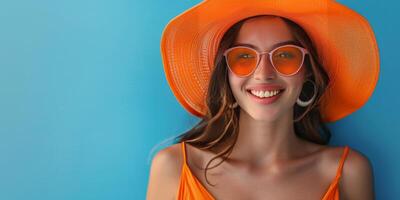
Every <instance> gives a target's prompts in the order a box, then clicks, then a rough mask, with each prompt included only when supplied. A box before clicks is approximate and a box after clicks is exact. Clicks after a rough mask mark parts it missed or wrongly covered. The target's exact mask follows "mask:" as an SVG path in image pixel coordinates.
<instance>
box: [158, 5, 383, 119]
mask: <svg viewBox="0 0 400 200" xmlns="http://www.w3.org/2000/svg"><path fill="white" fill-rule="evenodd" d="M255 15H276V16H281V17H285V18H287V19H290V20H292V21H294V22H295V23H297V24H298V25H300V26H301V27H302V28H303V29H304V30H305V31H306V33H307V34H308V36H309V37H310V39H311V41H312V43H313V45H314V46H315V48H316V50H317V52H318V56H319V60H320V61H321V64H322V66H323V67H324V68H325V70H327V72H328V74H329V77H330V79H331V83H330V85H329V87H328V88H327V91H325V93H324V95H323V96H322V99H321V106H320V107H321V115H322V120H323V121H324V122H333V121H336V120H339V119H341V118H343V117H345V116H347V115H349V114H351V113H352V112H354V111H356V110H357V109H359V108H360V107H361V106H363V105H364V104H365V103H366V102H367V100H368V99H369V97H370V96H371V95H372V93H373V91H374V89H375V86H376V84H377V81H378V77H379V50H378V45H377V42H376V39H375V36H374V33H373V30H372V28H371V26H370V25H369V23H368V21H367V20H366V19H365V18H364V17H363V16H362V15H360V14H358V13H357V12H355V11H353V10H352V9H350V8H348V7H346V6H344V5H342V4H339V3H338V2H335V1H334V0H246V1H243V0H205V1H203V2H201V3H199V4H197V5H195V6H193V7H192V8H190V9H188V10H186V11H184V12H183V13H181V14H180V15H178V16H176V17H174V18H173V19H172V20H171V21H170V22H169V23H168V24H167V25H166V27H165V29H164V31H163V33H162V38H161V55H162V61H163V66H164V71H165V75H166V78H167V81H168V84H169V85H170V87H171V89H172V91H173V93H174V95H175V97H176V98H177V99H178V101H179V102H180V103H181V104H182V105H183V107H184V108H185V109H186V110H188V111H189V112H190V113H192V114H194V115H195V116H198V117H202V116H204V115H205V112H206V110H207V109H206V105H205V98H206V96H205V95H206V92H207V88H208V84H209V81H210V77H211V73H212V71H213V69H214V58H215V56H216V52H217V49H218V45H219V43H220V41H221V39H222V36H223V35H224V33H225V32H226V31H227V30H228V29H229V28H230V27H231V26H232V25H234V24H235V23H236V22H238V21H240V20H242V19H244V18H248V17H251V16H255Z"/></svg>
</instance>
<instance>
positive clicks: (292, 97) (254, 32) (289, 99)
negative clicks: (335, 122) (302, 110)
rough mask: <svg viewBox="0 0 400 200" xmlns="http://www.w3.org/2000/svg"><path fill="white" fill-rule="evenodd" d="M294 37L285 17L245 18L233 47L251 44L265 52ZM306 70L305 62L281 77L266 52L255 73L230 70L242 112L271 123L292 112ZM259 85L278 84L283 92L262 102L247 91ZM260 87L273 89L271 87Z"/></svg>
mask: <svg viewBox="0 0 400 200" xmlns="http://www.w3.org/2000/svg"><path fill="white" fill-rule="evenodd" d="M294 40H295V39H294V37H293V36H292V34H291V32H290V29H289V27H288V26H287V25H286V24H285V23H284V21H283V20H282V19H280V18H274V17H268V16H266V17H265V16H263V17H257V18H252V19H249V20H247V21H245V22H244V24H243V25H242V27H241V29H240V31H239V34H238V36H237V38H236V40H235V42H234V45H233V46H237V45H238V44H240V45H243V44H248V45H252V46H254V48H256V49H257V50H258V51H260V52H262V51H271V50H272V49H274V45H276V44H277V43H281V42H285V41H294ZM305 70H306V68H305V66H304V64H303V66H302V67H301V69H300V71H299V72H298V73H297V74H295V75H293V76H282V75H280V74H279V73H278V72H276V71H275V69H274V68H273V66H272V63H271V62H270V60H269V58H268V54H264V55H263V56H262V57H261V60H260V62H259V64H258V67H257V68H256V69H255V70H254V72H253V74H251V75H249V76H247V77H238V76H236V75H235V74H234V73H232V72H231V71H230V70H228V77H229V84H230V87H231V89H232V93H233V95H234V97H235V99H236V101H237V102H238V104H239V106H240V107H241V109H242V111H245V112H246V113H247V114H248V115H250V116H251V117H252V118H254V119H255V120H263V121H270V122H272V121H275V120H277V119H279V118H281V117H282V116H283V115H287V114H292V113H293V106H294V104H295V103H296V99H297V98H298V96H299V95H300V92H301V89H302V85H303V81H304V76H305ZM260 84H263V85H273V86H278V87H280V88H283V89H284V91H283V92H282V93H281V94H280V95H279V94H278V95H277V96H279V97H278V98H277V99H276V100H275V101H273V102H272V103H269V104H265V103H260V102H258V101H256V100H255V99H254V98H255V97H254V96H252V94H251V93H250V91H248V90H249V88H250V87H254V86H259V85H260ZM261 90H263V91H265V90H267V91H270V90H271V89H261ZM290 112H292V113H290Z"/></svg>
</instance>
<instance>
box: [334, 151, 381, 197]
mask: <svg viewBox="0 0 400 200" xmlns="http://www.w3.org/2000/svg"><path fill="white" fill-rule="evenodd" d="M339 187H340V188H339V189H341V190H342V192H341V193H340V195H341V199H365V200H373V199H375V193H374V177H373V168H372V164H371V162H370V160H369V159H368V157H367V156H366V155H364V154H363V153H361V152H359V151H357V150H355V149H352V148H350V150H349V153H348V155H347V158H346V161H345V163H344V165H343V171H342V176H341V180H340V181H339Z"/></svg>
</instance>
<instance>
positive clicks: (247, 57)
mask: <svg viewBox="0 0 400 200" xmlns="http://www.w3.org/2000/svg"><path fill="white" fill-rule="evenodd" d="M226 56H227V57H226V58H227V64H228V67H229V68H230V69H231V71H232V72H233V73H235V74H236V75H238V76H247V75H249V74H250V73H252V72H253V71H254V68H255V67H256V65H257V53H256V51H255V50H253V49H251V48H246V47H237V48H234V49H231V50H230V51H229V52H228V53H227V55H226ZM272 62H273V64H274V66H275V68H276V70H278V72H280V73H282V74H284V75H291V74H293V73H295V72H297V71H298V70H299V68H300V67H301V65H302V62H303V52H302V51H301V50H300V49H299V48H297V47H294V46H283V47H280V48H278V49H276V50H275V51H274V53H273V54H272Z"/></svg>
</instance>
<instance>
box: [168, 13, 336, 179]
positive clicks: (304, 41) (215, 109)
mask: <svg viewBox="0 0 400 200" xmlns="http://www.w3.org/2000/svg"><path fill="white" fill-rule="evenodd" d="M258 16H260V15H257V16H252V17H249V18H246V19H243V20H241V21H239V22H237V23H235V24H234V25H233V26H231V27H230V29H229V30H227V31H226V32H225V34H224V36H223V37H222V39H221V42H220V44H219V47H218V51H217V54H216V57H215V62H214V63H215V67H214V70H213V72H212V74H211V78H210V82H209V86H208V90H207V94H206V104H207V105H206V106H207V113H206V115H205V116H203V117H202V118H201V121H200V122H198V123H197V124H196V125H195V126H194V127H193V128H192V129H190V130H189V131H187V132H184V133H182V134H181V135H179V136H176V138H175V139H176V140H177V141H176V142H175V143H180V142H183V141H185V143H189V144H191V145H192V146H194V147H196V148H199V149H203V150H211V149H212V148H217V147H219V146H220V145H221V147H224V146H227V147H225V148H224V149H222V151H221V152H219V153H217V155H216V156H215V157H213V158H212V159H211V160H210V161H209V162H208V163H207V165H206V168H205V171H204V176H205V179H206V181H207V183H209V182H208V180H207V169H212V168H214V167H217V166H218V165H219V164H221V163H222V162H223V161H224V160H226V159H227V158H228V156H229V154H230V153H231V152H232V150H233V147H234V145H235V143H236V141H237V137H238V130H239V123H238V119H239V115H240V112H239V111H240V106H238V107H236V108H230V106H231V105H232V104H233V103H234V102H235V98H234V96H233V94H232V91H231V88H230V85H229V82H228V72H227V70H226V69H227V66H226V62H225V59H224V57H223V52H224V51H225V50H226V49H228V48H230V47H231V46H232V44H233V42H234V40H235V38H236V37H237V35H238V33H239V30H240V28H241V26H242V24H243V22H244V21H245V20H248V19H250V18H254V17H258ZM262 16H265V15H262ZM270 16H271V15H270ZM274 17H279V16H274ZM280 18H282V19H283V20H284V22H285V23H286V24H287V25H288V26H289V28H290V30H291V31H292V33H293V35H294V37H295V39H296V40H297V41H298V42H299V43H300V44H301V45H302V46H303V47H304V48H306V49H307V50H309V52H310V54H311V55H310V56H312V59H313V60H314V63H315V66H313V65H311V63H310V60H309V59H310V57H309V56H306V57H305V61H304V64H305V67H306V71H307V72H308V73H307V74H309V76H307V77H306V78H309V79H310V80H312V81H314V83H315V85H316V87H317V95H316V97H315V100H314V101H313V103H311V104H310V105H308V106H307V107H300V106H298V105H297V104H296V105H295V107H294V117H295V118H296V120H294V129H295V134H296V135H297V136H298V137H300V138H303V139H305V140H308V141H310V142H314V143H317V144H322V145H327V144H328V142H329V140H330V138H331V133H330V131H329V129H328V127H327V126H326V125H325V124H324V122H323V121H322V118H321V115H320V109H319V105H320V101H321V96H322V94H323V92H324V91H325V90H326V88H327V87H328V85H329V83H330V79H329V76H328V74H327V72H326V71H325V70H324V68H323V67H322V65H321V64H320V61H319V60H318V58H319V57H318V54H317V52H316V50H315V48H314V46H313V44H312V42H311V40H310V38H309V36H308V35H307V33H306V32H305V31H304V30H303V28H301V27H300V26H299V25H298V24H296V23H295V22H293V21H291V20H289V19H287V18H283V17H280ZM305 83H307V82H305ZM313 94H314V88H313V86H312V85H311V87H309V86H308V87H307V85H306V84H304V85H303V88H302V92H301V94H300V98H301V99H307V100H308V99H309V98H310V97H311V96H312V95H313ZM231 137H233V139H234V140H233V142H230V143H228V145H224V146H222V143H224V142H226V141H228V140H227V139H228V138H231ZM231 141H232V140H231ZM218 157H221V158H223V160H222V161H221V162H220V163H219V164H217V165H216V166H214V167H212V168H208V166H209V165H210V163H211V162H212V161H213V160H215V159H217V158H218ZM209 184H210V183H209ZM211 185H212V184H211Z"/></svg>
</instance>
